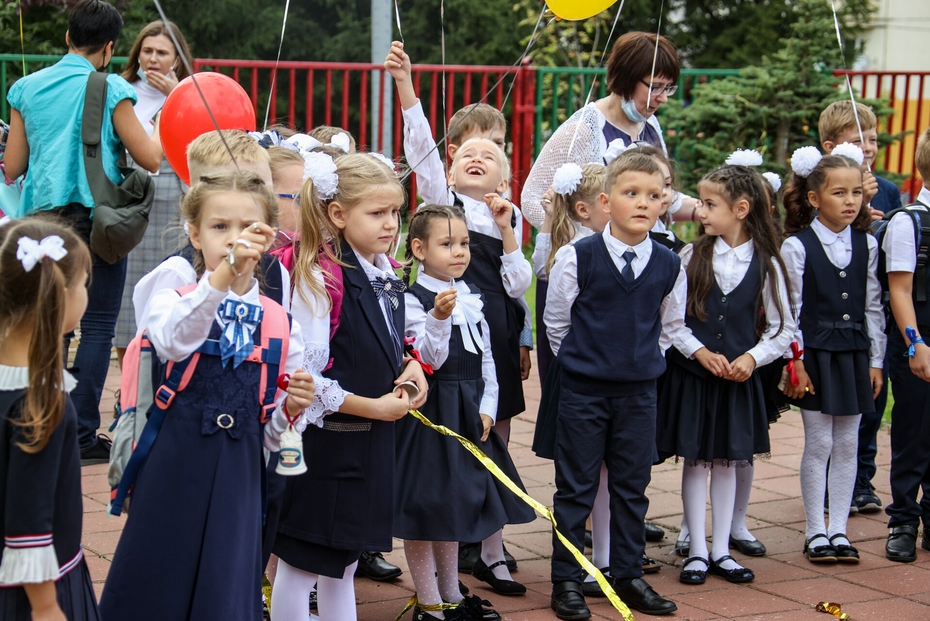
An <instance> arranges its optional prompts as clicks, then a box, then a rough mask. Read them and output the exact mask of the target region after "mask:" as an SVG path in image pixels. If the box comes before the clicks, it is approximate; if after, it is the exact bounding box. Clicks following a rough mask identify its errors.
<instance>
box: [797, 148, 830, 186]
mask: <svg viewBox="0 0 930 621" xmlns="http://www.w3.org/2000/svg"><path fill="white" fill-rule="evenodd" d="M822 159H823V154H821V153H820V149H818V148H817V147H801V148H800V149H795V150H794V153H792V154H791V170H793V171H794V174H796V175H797V176H798V177H803V178H804V179H806V178H807V176H808V175H809V174H811V173H812V172H814V169H815V168H817V164H819V163H820V160H822Z"/></svg>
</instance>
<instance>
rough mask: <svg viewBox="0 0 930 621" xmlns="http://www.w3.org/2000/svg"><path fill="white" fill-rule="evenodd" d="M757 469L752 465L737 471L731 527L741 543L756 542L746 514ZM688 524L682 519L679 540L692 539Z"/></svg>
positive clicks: (735, 537)
mask: <svg viewBox="0 0 930 621" xmlns="http://www.w3.org/2000/svg"><path fill="white" fill-rule="evenodd" d="M755 472H756V467H755V465H754V464H750V465H748V466H746V467H743V468H737V469H736V502H734V503H733V523H732V524H731V525H730V534H731V535H732V536H733V538H734V539H739V540H740V541H755V540H756V538H755V536H753V534H752V533H751V532H750V531H749V527H748V526H746V512H747V511H749V496H750V495H751V494H752V479H753V476H754V475H755ZM689 533H690V531H689V530H688V523H687V522H686V521H685V517H684V516H682V517H681V534H680V535H678V539H679V540H681V541H688V539H689V537H690V534H689Z"/></svg>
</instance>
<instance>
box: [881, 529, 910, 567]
mask: <svg viewBox="0 0 930 621" xmlns="http://www.w3.org/2000/svg"><path fill="white" fill-rule="evenodd" d="M885 558H887V559H888V560H889V561H897V562H899V563H913V562H914V561H916V560H917V527H916V526H895V527H894V528H892V529H890V530H889V531H888V541H887V542H886V543H885Z"/></svg>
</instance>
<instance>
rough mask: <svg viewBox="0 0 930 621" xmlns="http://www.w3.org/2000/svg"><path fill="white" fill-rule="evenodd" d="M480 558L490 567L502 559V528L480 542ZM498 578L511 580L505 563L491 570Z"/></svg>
mask: <svg viewBox="0 0 930 621" xmlns="http://www.w3.org/2000/svg"><path fill="white" fill-rule="evenodd" d="M481 560H482V561H484V564H485V565H487V566H488V567H490V566H491V565H493V564H494V563H498V562H500V561H503V560H504V530H503V529H501V530H499V531H497V532H496V533H494V534H493V535H491V536H490V537H488V538H487V539H485V540H484V541H482V542H481ZM491 573H493V574H494V576H495V577H496V578H497V579H498V580H513V578H512V577H511V576H510V570H509V569H507V563H501V564H500V565H498V566H497V567H495V568H494V569H492V570H491Z"/></svg>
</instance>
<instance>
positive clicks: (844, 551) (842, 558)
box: [830, 533, 859, 563]
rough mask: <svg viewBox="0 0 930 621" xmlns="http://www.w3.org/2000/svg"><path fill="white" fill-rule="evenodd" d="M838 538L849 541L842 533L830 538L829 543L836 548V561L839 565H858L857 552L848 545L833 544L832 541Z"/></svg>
mask: <svg viewBox="0 0 930 621" xmlns="http://www.w3.org/2000/svg"><path fill="white" fill-rule="evenodd" d="M840 537H842V538H843V539H845V540H846V541H849V538H848V537H847V536H846V535H845V534H843V533H838V534H836V535H833V536H832V537H830V543H831V544H833V547H834V548H836V560H837V561H838V562H840V563H858V562H859V550H857V549H856V548H854V547H852V546H851V545H850V544H848V543H833V540H834V539H839V538H840Z"/></svg>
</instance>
